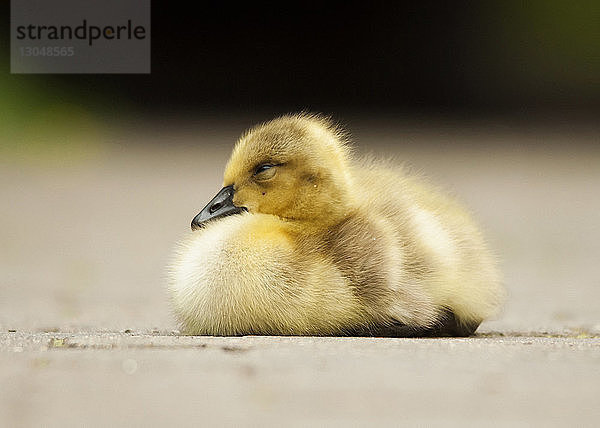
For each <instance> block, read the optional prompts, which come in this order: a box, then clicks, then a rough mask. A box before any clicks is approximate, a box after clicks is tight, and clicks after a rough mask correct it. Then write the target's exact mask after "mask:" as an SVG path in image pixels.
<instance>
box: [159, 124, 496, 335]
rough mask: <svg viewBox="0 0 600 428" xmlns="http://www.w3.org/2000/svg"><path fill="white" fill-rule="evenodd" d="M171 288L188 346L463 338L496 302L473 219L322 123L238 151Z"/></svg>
mask: <svg viewBox="0 0 600 428" xmlns="http://www.w3.org/2000/svg"><path fill="white" fill-rule="evenodd" d="M192 230H193V232H192V233H191V234H190V236H189V237H188V238H187V239H185V240H184V241H183V242H182V243H181V244H180V245H179V247H178V249H177V251H176V254H175V257H174V260H173V262H172V264H171V266H170V270H169V272H170V273H169V283H168V289H169V292H170V296H171V300H172V306H173V309H174V313H175V316H176V318H177V320H178V321H179V323H180V325H181V331H182V332H183V333H184V334H190V335H217V336H224V335H314V336H325V335H368V336H395V337H401V336H402V337H409V336H468V335H471V334H473V333H474V332H475V330H476V329H477V327H478V326H479V324H480V323H481V322H482V321H483V320H485V319H486V318H488V317H490V316H493V315H494V314H496V313H497V311H498V309H499V306H500V304H501V302H502V300H503V295H504V291H503V288H502V286H501V282H500V278H499V272H498V270H497V267H496V261H495V259H494V257H493V256H492V255H491V253H490V251H489V250H488V248H487V245H486V243H485V241H484V238H483V236H482V234H481V232H480V230H479V229H478V227H477V226H476V225H475V223H474V222H473V220H472V219H471V216H470V215H469V214H468V213H467V211H465V209H463V208H462V207H461V206H460V205H459V204H458V203H457V202H455V201H454V200H452V199H451V198H449V197H447V196H445V195H443V194H442V193H440V192H439V191H438V190H437V189H436V188H434V187H432V186H431V185H429V184H428V183H426V182H425V181H424V180H422V179H421V178H419V177H416V176H412V175H410V174H408V173H406V172H405V171H403V170H401V169H398V168H394V167H392V166H389V165H387V164H386V163H384V162H376V161H372V160H371V161H365V160H359V159H356V158H355V157H354V156H353V154H352V153H351V150H350V146H349V142H348V138H347V137H346V135H345V133H344V132H343V131H342V130H341V129H340V128H338V127H337V126H335V125H334V124H333V123H332V122H331V121H330V120H328V119H326V118H324V117H321V116H319V115H311V114H293V115H286V116H282V117H279V118H276V119H274V120H272V121H270V122H266V123H263V124H260V125H258V126H256V127H254V128H252V129H250V130H249V131H247V132H246V133H245V134H243V135H242V136H241V137H240V139H239V140H238V142H237V144H236V145H235V147H234V149H233V153H232V154H231V157H230V159H229V162H228V163H227V166H226V168H225V174H224V180H223V188H222V189H221V191H220V192H218V194H217V195H216V196H215V197H214V198H213V199H212V200H211V201H210V202H209V203H208V204H207V205H206V207H205V208H204V209H202V211H201V212H200V213H199V214H198V215H197V216H196V217H195V218H194V219H193V221H192Z"/></svg>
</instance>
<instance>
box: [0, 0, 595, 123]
mask: <svg viewBox="0 0 600 428" xmlns="http://www.w3.org/2000/svg"><path fill="white" fill-rule="evenodd" d="M2 11H3V14H4V15H5V19H3V20H2V21H3V25H4V26H5V28H4V31H3V40H2V43H3V44H4V45H5V46H4V47H5V51H6V52H8V36H9V33H8V29H9V19H8V17H9V8H8V2H4V4H3V7H2ZM4 56H5V57H6V56H7V54H6V53H5V54H4ZM4 61H5V63H4V67H3V68H4V74H5V75H4V77H3V79H2V80H4V83H3V84H1V85H2V86H0V89H2V95H0V96H1V97H5V98H8V100H9V101H13V100H17V101H18V104H20V105H21V107H20V108H26V106H23V105H22V104H23V99H22V98H23V96H24V95H26V94H30V95H31V93H33V95H32V98H31V101H32V102H33V103H36V102H37V103H42V104H43V103H44V102H46V101H47V99H56V97H58V98H60V99H63V100H64V101H65V102H68V101H69V100H72V101H73V103H75V104H77V105H79V106H80V107H83V108H88V107H89V108H97V107H98V106H100V110H102V111H103V112H104V114H108V115H109V116H110V115H111V114H112V113H113V112H114V111H121V110H123V109H125V110H128V111H132V112H135V113H136V114H140V115H142V116H147V115H149V116H155V115H161V116H164V115H165V114H166V115H173V116H177V115H179V114H189V115H193V114H194V112H198V113H202V112H205V113H210V112H213V113H214V114H216V115H218V114H219V113H218V112H229V113H231V112H235V113H239V114H245V113H252V112H256V111H261V112H265V114H268V113H271V112H281V111H291V110H298V109H307V110H313V111H314V110H316V111H325V112H342V113H343V112H350V111H354V112H359V113H361V112H363V113H366V112H371V113H372V114H378V113H380V114H384V112H396V113H398V112H399V113H401V114H404V115H408V116H411V115H417V116H418V115H447V116H457V117H463V116H469V117H471V116H474V115H475V116H478V117H479V116H484V117H485V116H490V115H493V116H497V115H503V116H509V117H514V118H515V119H519V118H525V120H528V118H529V119H534V118H540V117H541V118H544V117H549V118H553V119H554V118H555V117H564V115H569V116H570V117H577V118H587V119H590V120H593V118H594V117H595V116H596V115H597V114H598V112H600V2H597V1H578V2H564V1H555V0H547V1H497V2H472V1H454V2H433V1H423V2H377V3H373V4H366V3H365V2H335V3H327V4H326V5H323V4H318V3H311V2H298V3H291V4H286V5H285V6H283V5H277V6H275V5H269V4H255V3H248V4H245V5H239V4H238V5H235V6H234V5H232V4H230V3H220V2H203V3H200V4H198V7H197V8H195V9H191V8H189V7H188V8H187V9H186V8H185V7H183V6H182V5H181V4H173V3H169V2H158V1H155V2H153V4H152V73H151V74H150V75H37V76H36V75H8V74H7V73H8V70H9V64H8V59H7V58H5V60H4ZM32 88H34V89H32ZM45 94H46V95H45ZM6 101H7V100H6V99H5V103H4V104H5V105H4V108H8V107H7V104H8V103H7V102H6Z"/></svg>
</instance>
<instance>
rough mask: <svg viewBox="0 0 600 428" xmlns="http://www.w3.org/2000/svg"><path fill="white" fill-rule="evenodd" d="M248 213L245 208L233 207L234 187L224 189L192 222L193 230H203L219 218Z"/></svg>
mask: <svg viewBox="0 0 600 428" xmlns="http://www.w3.org/2000/svg"><path fill="white" fill-rule="evenodd" d="M244 211H248V210H247V209H246V208H245V207H236V206H235V205H233V186H227V187H223V188H222V189H221V190H220V191H219V193H217V196H215V197H214V198H213V199H212V201H210V202H209V203H208V204H207V205H206V206H205V207H204V208H202V211H200V214H198V215H197V216H196V217H194V219H193V220H192V230H196V229H201V228H203V227H204V226H205V223H206V222H207V221H209V220H213V219H216V218H219V217H225V216H228V215H232V214H239V213H241V212H244Z"/></svg>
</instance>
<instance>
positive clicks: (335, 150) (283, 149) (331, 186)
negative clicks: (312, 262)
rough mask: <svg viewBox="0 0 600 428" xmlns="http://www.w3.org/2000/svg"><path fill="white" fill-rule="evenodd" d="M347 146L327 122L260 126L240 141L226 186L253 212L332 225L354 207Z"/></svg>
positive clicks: (283, 120)
mask: <svg viewBox="0 0 600 428" xmlns="http://www.w3.org/2000/svg"><path fill="white" fill-rule="evenodd" d="M349 156H350V153H349V148H348V146H347V144H346V142H345V138H344V136H343V134H342V133H341V132H340V131H339V130H338V129H337V128H336V127H335V126H333V125H332V124H331V123H330V122H329V121H328V120H326V119H323V118H321V117H318V116H312V115H290V116H283V117H280V118H277V119H275V120H272V121H270V122H267V123H264V124H261V125H258V126H256V127H254V128H252V129H250V130H249V131H248V132H246V133H245V134H244V135H242V137H241V138H240V139H239V141H238V142H237V144H236V146H235V148H234V149H233V153H232V154H231V157H230V159H229V162H228V163H227V166H226V168H225V175H224V182H223V185H224V186H232V188H233V192H234V193H233V203H234V205H235V206H238V207H245V208H246V209H247V210H248V211H249V212H250V213H263V214H272V215H276V216H279V217H281V218H284V219H288V220H300V221H311V222H313V223H314V224H331V223H333V222H335V221H338V220H339V219H341V218H343V217H344V216H345V215H346V214H347V213H348V212H349V211H350V210H351V208H352V206H353V203H352V199H351V197H352V192H351V191H350V188H351V185H352V184H351V180H352V178H351V174H350V171H349V162H350V160H349Z"/></svg>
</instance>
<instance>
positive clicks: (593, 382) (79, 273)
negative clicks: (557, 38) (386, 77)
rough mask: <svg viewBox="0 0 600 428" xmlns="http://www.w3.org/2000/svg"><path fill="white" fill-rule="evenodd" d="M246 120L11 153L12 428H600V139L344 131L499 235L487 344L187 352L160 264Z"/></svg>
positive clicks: (5, 304)
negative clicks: (500, 303) (500, 302)
mask: <svg viewBox="0 0 600 428" xmlns="http://www.w3.org/2000/svg"><path fill="white" fill-rule="evenodd" d="M250 123H251V122H244V121H240V123H237V122H236V123H231V124H230V123H218V122H215V123H212V122H211V123H208V122H206V123H205V122H197V123H193V124H186V126H181V124H179V125H177V126H176V127H174V128H172V127H169V126H164V127H161V126H156V125H155V126H156V129H154V128H153V129H151V130H148V129H141V130H132V131H123V130H121V131H116V130H111V131H110V132H109V133H107V134H103V136H102V137H101V138H100V140H101V141H100V143H99V144H96V145H94V146H93V147H94V149H93V150H87V149H86V150H80V151H77V150H76V148H73V147H70V148H66V149H64V150H63V149H61V150H63V151H61V150H56V151H54V152H53V153H45V152H40V153H37V152H36V153H33V154H31V153H12V154H11V153H9V154H8V155H6V156H4V155H3V156H2V160H0V199H1V200H2V211H1V213H0V216H1V217H0V219H1V221H2V223H1V224H2V227H1V228H0V426H8V427H19V426H24V427H29V426H164V425H167V424H172V425H173V426H204V425H251V426H263V425H271V426H281V425H292V426H294V425H305V424H308V423H313V424H316V425H332V426H347V425H361V426H367V425H370V424H372V423H373V422H375V423H377V424H379V425H409V426H414V425H419V426H421V425H422V426H436V425H444V426H453V425H472V426H481V425H485V426H487V425H492V426H564V425H567V424H569V425H573V426H597V424H598V422H597V421H598V420H599V419H600V369H599V367H600V263H598V256H599V255H600V198H598V192H599V189H600V137H599V136H600V133H598V132H597V130H590V129H589V128H586V129H584V128H574V127H573V128H562V129H560V130H558V129H552V128H551V129H550V130H548V129H546V128H527V127H518V128H514V127H505V128H501V127H498V126H492V125H490V124H487V125H486V124H481V123H480V124H458V125H456V124H448V123H446V124H444V123H438V124H436V126H434V127H429V126H423V125H422V124H418V123H416V124H415V123H391V122H385V123H382V122H376V121H367V120H364V119H363V120H350V121H349V122H348V123H349V125H350V130H351V131H352V133H353V135H354V137H355V139H356V141H357V149H358V151H359V152H373V153H379V154H381V155H383V156H390V155H392V156H394V157H396V158H397V159H398V160H399V161H406V162H409V163H410V164H411V165H412V166H413V167H414V168H415V169H416V170H420V171H423V172H424V173H426V174H427V175H429V176H430V177H431V178H432V179H433V180H434V181H435V182H438V183H440V184H442V185H444V186H445V187H447V188H448V189H451V190H452V191H453V192H454V193H455V194H456V195H458V196H459V198H461V199H462V200H463V201H465V203H466V204H468V205H469V206H470V207H471V208H472V210H473V212H474V213H475V215H476V217H477V218H478V219H479V220H480V223H481V224H482V225H483V227H484V229H485V230H486V231H487V235H488V237H489V240H490V242H491V243H492V246H493V247H494V248H495V249H496V251H497V253H498V255H499V258H500V259H501V261H502V267H503V272H504V276H505V282H506V287H507V289H508V291H509V294H510V296H509V300H508V301H507V304H506V307H505V310H504V312H503V313H502V314H501V315H500V316H499V317H498V319H497V320H493V321H489V322H486V323H484V324H483V325H482V326H481V328H480V330H479V334H478V335H477V336H476V337H472V338H466V339H388V338H386V339H382V338H311V337H299V338H291V337H241V338H212V337H184V336H178V335H177V332H176V329H177V326H176V325H175V323H174V322H173V319H172V317H171V315H170V313H169V307H168V304H167V299H166V293H165V291H164V271H165V266H166V264H167V263H168V259H169V257H170V252H171V249H172V248H173V245H174V244H175V242H176V241H177V240H178V239H180V238H181V237H182V236H184V235H185V234H186V233H189V232H188V228H189V222H190V221H191V218H192V217H193V216H194V215H195V214H196V213H197V212H198V210H199V209H200V208H202V206H203V205H204V204H205V203H206V202H207V201H208V200H209V199H210V197H211V196H213V195H214V194H215V193H216V191H218V190H219V189H220V187H221V186H220V185H221V174H222V169H223V166H224V164H225V161H226V159H227V156H228V152H229V151H230V149H231V146H232V144H233V141H234V140H235V138H236V136H237V135H238V134H239V133H240V132H241V131H242V130H243V128H244V127H246V126H247V125H249V124H250ZM174 129H176V130H177V131H175V130H174ZM174 141H175V142H176V144H173V143H172V142H174Z"/></svg>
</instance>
